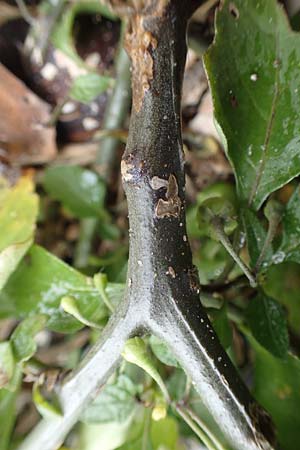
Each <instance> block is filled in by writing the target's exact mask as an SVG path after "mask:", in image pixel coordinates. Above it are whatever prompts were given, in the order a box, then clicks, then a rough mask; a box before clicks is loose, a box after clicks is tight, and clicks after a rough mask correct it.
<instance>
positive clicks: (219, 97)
mask: <svg viewBox="0 0 300 450" xmlns="http://www.w3.org/2000/svg"><path fill="white" fill-rule="evenodd" d="M299 43H300V37H299V35H298V34H297V33H295V32H292V31H291V29H290V28H289V25H288V22H287V19H286V17H285V15H284V13H283V11H282V8H281V7H280V6H279V5H277V4H276V2H275V1H274V0H265V1H263V2H259V1H257V2H253V1H252V0H235V1H234V2H232V1H229V0H226V1H224V3H223V4H222V8H221V11H220V12H219V13H218V15H217V21H216V37H215V41H214V44H213V45H212V47H211V48H210V50H209V51H208V53H207V54H206V57H205V64H206V69H207V73H208V77H209V81H210V86H211V89H212V94H213V100H214V108H215V117H216V120H217V122H218V124H219V126H220V127H221V129H222V133H223V135H224V138H225V140H226V148H227V154H228V157H229V159H230V161H231V163H232V165H233V167H234V170H235V176H236V180H237V188H238V194H239V197H240V198H241V200H243V201H245V202H248V204H253V206H254V207H255V208H256V209H258V208H259V207H260V206H261V204H262V202H263V201H264V200H265V199H266V197H267V196H268V195H269V194H270V193H271V192H273V191H275V190H276V189H278V188H279V187H280V186H283V185H284V184H285V183H287V182H288V181H289V180H291V179H292V178H294V177H295V176H297V175H298V174H299V173H300V158H299V142H300V141H299V133H298V129H299V126H300V118H299V107H300V99H299V95H298V87H299V81H300V78H299V68H298V61H299V58H300V50H299V48H300V47H299Z"/></svg>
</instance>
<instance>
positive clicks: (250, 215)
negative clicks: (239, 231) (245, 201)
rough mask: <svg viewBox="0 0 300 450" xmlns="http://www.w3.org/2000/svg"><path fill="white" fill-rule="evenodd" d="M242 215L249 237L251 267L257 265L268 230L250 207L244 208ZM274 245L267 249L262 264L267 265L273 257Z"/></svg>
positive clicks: (247, 237) (248, 246) (247, 236)
mask: <svg viewBox="0 0 300 450" xmlns="http://www.w3.org/2000/svg"><path fill="white" fill-rule="evenodd" d="M241 217H242V221H243V226H244V230H245V233H246V239H247V248H248V252H249V256H250V262H251V267H253V268H254V267H255V265H256V262H257V260H258V258H259V256H260V254H261V251H262V249H263V245H264V242H265V240H266V237H267V232H266V230H265V229H264V227H263V225H262V223H261V222H260V221H259V219H258V217H257V215H256V214H255V212H254V211H252V210H251V209H249V208H242V210H241ZM272 253H273V251H272V246H271V245H270V246H269V248H268V249H267V251H266V254H265V257H264V260H263V262H262V266H263V267H265V265H266V264H268V262H270V261H271V258H272Z"/></svg>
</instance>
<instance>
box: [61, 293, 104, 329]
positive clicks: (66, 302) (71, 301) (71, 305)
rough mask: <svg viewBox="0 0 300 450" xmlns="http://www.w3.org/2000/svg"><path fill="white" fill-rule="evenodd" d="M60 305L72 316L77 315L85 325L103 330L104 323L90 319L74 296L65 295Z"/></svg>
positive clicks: (76, 317)
mask: <svg viewBox="0 0 300 450" xmlns="http://www.w3.org/2000/svg"><path fill="white" fill-rule="evenodd" d="M60 306H61V307H62V309H63V310H64V311H65V312H66V313H68V314H71V316H73V317H75V319H77V320H78V321H79V322H81V323H82V324H83V325H85V326H87V327H91V328H98V329H99V330H102V328H103V327H102V325H99V324H97V323H94V322H91V321H90V320H89V319H87V318H86V317H84V316H83V315H82V314H81V312H80V310H79V308H78V305H77V301H76V299H75V298H74V297H68V296H66V297H63V298H62V299H61V302H60Z"/></svg>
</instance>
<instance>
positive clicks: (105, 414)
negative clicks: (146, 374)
mask: <svg viewBox="0 0 300 450" xmlns="http://www.w3.org/2000/svg"><path fill="white" fill-rule="evenodd" d="M139 391H140V386H139V385H136V384H134V383H133V382H132V381H131V379H130V378H129V377H128V376H126V375H119V376H118V377H117V379H116V380H115V381H114V382H113V383H111V384H107V385H106V386H105V387H104V389H103V391H102V392H100V394H99V395H98V396H97V397H96V399H95V400H94V401H93V402H92V403H91V404H90V405H89V406H88V407H87V408H86V409H85V411H84V412H83V414H82V415H81V420H82V421H83V422H86V423H89V424H92V423H109V422H119V423H121V422H125V421H126V420H127V418H128V417H129V416H130V415H131V414H132V413H133V412H134V410H135V408H136V406H137V401H136V398H135V396H136V395H137V393H138V392H139Z"/></svg>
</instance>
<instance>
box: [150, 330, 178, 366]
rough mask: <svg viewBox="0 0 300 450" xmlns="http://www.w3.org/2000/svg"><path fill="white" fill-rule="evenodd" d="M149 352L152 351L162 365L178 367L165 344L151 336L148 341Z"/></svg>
mask: <svg viewBox="0 0 300 450" xmlns="http://www.w3.org/2000/svg"><path fill="white" fill-rule="evenodd" d="M149 343H150V346H151V350H152V351H153V353H154V355H155V356H156V358H158V359H159V360H160V361H161V362H162V363H164V364H167V365H168V366H173V367H180V366H179V364H178V361H177V359H176V358H175V356H174V355H173V353H172V352H171V351H170V350H169V347H168V346H167V344H165V343H164V342H163V341H162V340H161V339H159V338H157V337H156V336H154V335H152V336H151V337H150V340H149Z"/></svg>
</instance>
